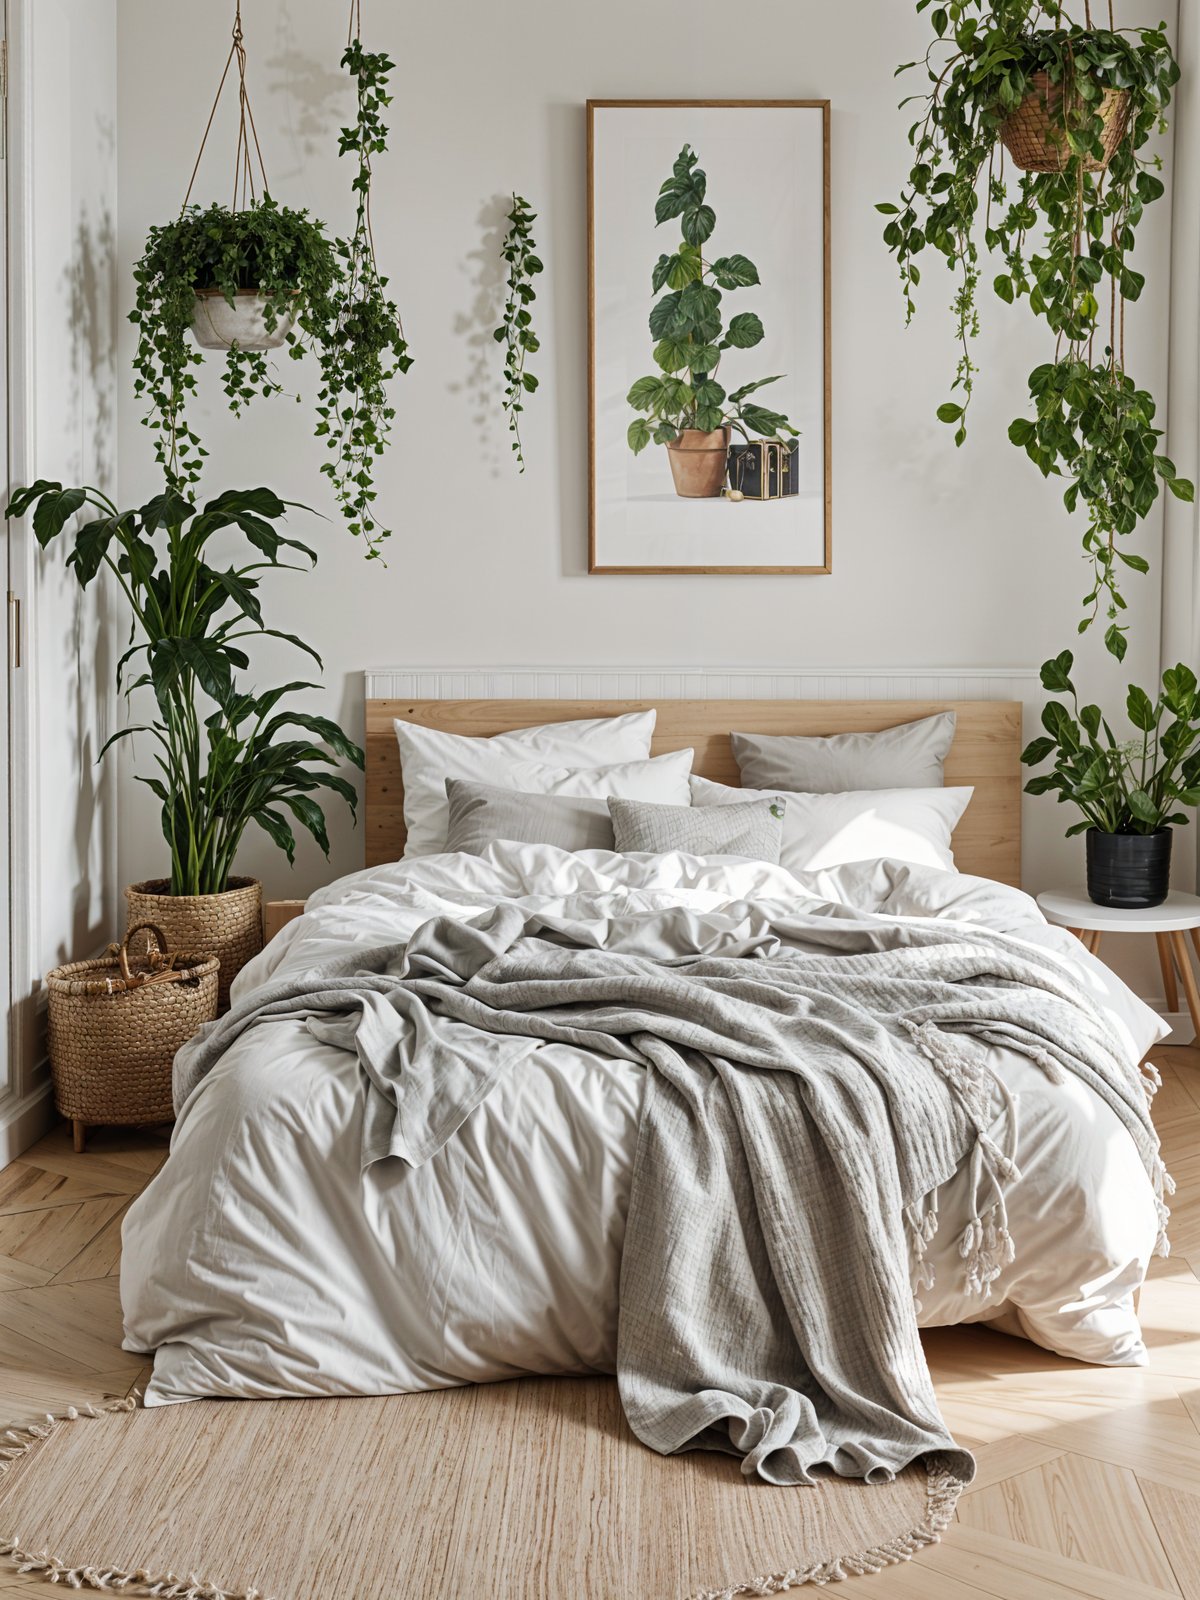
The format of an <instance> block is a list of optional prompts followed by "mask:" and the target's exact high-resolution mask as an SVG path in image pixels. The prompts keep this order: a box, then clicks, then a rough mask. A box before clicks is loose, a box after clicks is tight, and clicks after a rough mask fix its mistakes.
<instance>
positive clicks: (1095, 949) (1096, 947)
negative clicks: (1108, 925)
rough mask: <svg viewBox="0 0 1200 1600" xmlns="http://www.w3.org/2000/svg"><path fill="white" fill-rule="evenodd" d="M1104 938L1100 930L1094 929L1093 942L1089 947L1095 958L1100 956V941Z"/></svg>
mask: <svg viewBox="0 0 1200 1600" xmlns="http://www.w3.org/2000/svg"><path fill="white" fill-rule="evenodd" d="M1102 937H1103V935H1102V934H1101V932H1100V929H1099V928H1093V929H1092V942H1091V944H1090V945H1088V949H1089V950H1090V951H1091V952H1092V954H1093V955H1094V956H1098V955H1099V954H1100V940H1101V938H1102Z"/></svg>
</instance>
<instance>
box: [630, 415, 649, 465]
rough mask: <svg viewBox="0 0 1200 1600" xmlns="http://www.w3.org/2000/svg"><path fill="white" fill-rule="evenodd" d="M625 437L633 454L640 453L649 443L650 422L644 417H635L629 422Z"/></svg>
mask: <svg viewBox="0 0 1200 1600" xmlns="http://www.w3.org/2000/svg"><path fill="white" fill-rule="evenodd" d="M625 437H626V439H627V440H628V443H629V448H630V449H631V450H632V451H633V453H634V455H635V456H636V455H640V454H641V452H642V451H643V450H644V449H645V448H646V446H647V445H648V444H649V443H650V424H649V423H648V422H647V421H646V419H645V417H635V418H634V419H633V421H632V422H631V423H630V424H629V428H628V431H627V432H626V434H625Z"/></svg>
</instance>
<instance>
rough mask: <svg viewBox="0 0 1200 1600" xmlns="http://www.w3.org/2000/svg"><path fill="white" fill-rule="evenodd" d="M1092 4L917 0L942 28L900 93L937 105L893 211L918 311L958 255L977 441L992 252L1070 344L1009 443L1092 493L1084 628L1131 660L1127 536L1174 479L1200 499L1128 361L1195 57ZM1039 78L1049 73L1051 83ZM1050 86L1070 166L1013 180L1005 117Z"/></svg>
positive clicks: (915, 142)
mask: <svg viewBox="0 0 1200 1600" xmlns="http://www.w3.org/2000/svg"><path fill="white" fill-rule="evenodd" d="M1084 4H1085V17H1084V21H1083V23H1082V24H1080V23H1079V22H1078V21H1073V20H1072V19H1071V17H1070V16H1069V14H1068V12H1067V9H1066V7H1065V6H1064V5H1062V4H1060V3H1059V0H917V5H916V9H917V11H918V12H924V11H929V20H930V23H931V25H932V29H933V34H934V37H933V39H932V41H931V43H930V45H929V48H928V49H927V51H926V53H925V55H924V57H923V58H922V59H921V60H920V61H910V62H906V63H905V64H904V65H903V66H901V67H899V68H898V69H897V72H898V74H899V73H903V72H907V71H910V70H912V69H913V68H919V69H921V70H922V71H923V72H924V73H925V75H926V78H927V80H928V83H929V88H928V90H927V91H926V92H924V93H918V94H914V95H911V96H909V97H908V99H907V100H905V101H902V102H901V104H902V105H907V104H909V103H910V102H913V101H915V102H917V103H918V104H919V107H920V115H919V116H918V118H917V120H916V121H915V122H914V123H913V124H912V126H911V127H910V129H909V135H908V137H909V143H910V145H911V146H912V165H911V170H910V172H909V175H908V180H907V183H906V184H905V186H904V189H903V191H902V193H901V195H900V199H899V202H898V203H893V202H885V203H883V204H881V205H880V206H879V207H878V209H879V210H880V211H881V212H883V213H884V214H885V215H886V216H887V218H888V221H887V224H886V226H885V228H884V235H883V237H884V241H885V243H886V244H887V246H888V248H889V250H891V251H892V253H893V254H894V255H895V257H896V259H897V262H898V263H899V267H900V278H901V284H902V288H903V294H904V302H905V308H906V311H907V315H908V317H909V319H911V318H912V315H913V313H914V311H915V299H914V290H915V289H916V288H917V286H918V284H919V283H920V281H921V268H920V265H919V262H918V257H920V256H921V254H922V253H923V252H925V251H927V250H932V251H934V252H935V253H936V254H937V255H939V256H941V257H942V258H943V260H944V261H945V263H946V265H947V266H948V267H949V268H950V269H951V270H952V271H953V272H954V274H955V276H956V279H957V286H956V289H955V292H954V296H953V300H952V311H953V318H954V326H955V332H956V335H957V339H958V343H959V356H958V363H957V368H956V371H955V376H954V380H953V383H952V385H951V389H952V392H953V393H954V394H955V398H953V399H950V400H947V401H946V402H945V403H944V404H943V405H941V406H940V407H939V409H938V417H939V418H940V419H941V421H943V422H945V423H947V424H949V425H950V426H952V427H953V428H954V440H955V443H956V444H958V445H961V444H962V443H963V441H964V440H965V438H966V436H967V413H968V410H969V407H970V403H971V397H972V394H973V392H974V387H975V374H976V370H977V369H976V366H975V362H974V357H973V351H972V340H973V339H974V337H975V335H976V334H977V333H978V331H979V307H978V301H977V294H978V289H979V283H980V279H981V276H982V272H983V266H982V260H981V247H982V251H986V252H987V253H988V254H990V255H992V256H993V257H995V258H997V263H998V265H999V266H1000V267H1001V270H1000V271H998V272H996V273H995V275H994V277H993V280H992V287H993V289H994V291H995V293H996V295H997V296H998V297H999V298H1000V299H1001V300H1004V301H1006V302H1009V303H1012V302H1014V301H1018V300H1025V301H1026V302H1027V303H1028V306H1029V309H1030V311H1031V312H1032V313H1033V315H1034V316H1035V317H1037V318H1040V319H1041V320H1042V321H1043V322H1044V323H1045V325H1046V328H1047V331H1048V333H1049V334H1050V335H1051V336H1052V337H1053V341H1054V344H1053V359H1052V360H1049V361H1047V362H1045V363H1043V364H1041V365H1039V366H1038V367H1037V368H1035V370H1034V371H1033V373H1032V374H1031V375H1030V379H1029V397H1030V401H1031V409H1032V413H1033V414H1032V416H1025V417H1018V418H1017V419H1016V420H1015V421H1014V422H1013V424H1012V426H1011V427H1010V429H1009V438H1010V439H1011V440H1012V442H1013V443H1014V444H1015V445H1017V446H1019V447H1020V448H1022V449H1024V450H1025V452H1026V453H1027V454H1028V456H1029V457H1030V459H1031V460H1032V461H1033V462H1034V463H1035V465H1036V466H1037V467H1038V468H1039V469H1040V471H1041V472H1042V474H1043V475H1044V476H1050V475H1052V474H1053V475H1056V476H1061V477H1063V478H1064V479H1066V480H1067V486H1066V490H1065V492H1064V501H1065V503H1066V506H1067V508H1068V510H1070V511H1074V510H1075V508H1076V506H1077V505H1079V504H1080V503H1082V505H1083V507H1084V509H1085V511H1086V513H1087V518H1088V525H1087V529H1086V531H1085V533H1084V536H1083V546H1084V550H1085V552H1086V555H1087V558H1088V559H1089V561H1090V564H1091V572H1092V581H1091V586H1090V590H1089V592H1088V594H1087V596H1086V598H1085V601H1084V608H1085V615H1084V617H1083V619H1082V620H1081V622H1080V624H1079V631H1080V632H1081V633H1082V632H1084V631H1085V630H1086V629H1087V628H1088V627H1089V626H1090V625H1091V623H1092V622H1093V621H1094V620H1095V619H1096V617H1097V616H1099V615H1100V613H1101V612H1102V611H1103V613H1104V614H1105V616H1106V618H1107V621H1108V629H1107V632H1106V634H1105V643H1106V645H1107V647H1108V649H1109V650H1110V651H1111V652H1112V653H1113V654H1114V655H1115V656H1117V657H1118V658H1120V657H1123V656H1124V654H1125V627H1124V624H1123V623H1122V622H1121V620H1120V618H1121V613H1122V612H1123V611H1124V610H1125V605H1126V602H1125V599H1124V597H1123V595H1122V594H1121V588H1120V573H1121V567H1122V566H1127V567H1130V568H1132V569H1133V570H1135V571H1139V572H1144V571H1146V570H1147V563H1146V561H1145V559H1144V558H1143V557H1141V556H1139V555H1137V554H1135V553H1132V552H1130V551H1127V550H1125V549H1123V548H1122V547H1121V545H1120V544H1119V543H1118V539H1119V538H1121V537H1124V536H1126V535H1128V534H1130V533H1132V532H1133V531H1134V529H1135V528H1136V527H1137V524H1138V522H1139V521H1140V520H1141V519H1142V518H1144V517H1145V516H1146V514H1147V513H1148V512H1149V510H1150V508H1151V507H1152V506H1153V504H1154V502H1155V500H1156V499H1157V497H1158V494H1159V489H1160V484H1165V485H1166V486H1167V488H1168V489H1169V490H1170V491H1171V492H1172V493H1173V494H1175V495H1177V496H1178V497H1179V498H1180V499H1183V500H1191V499H1192V498H1193V487H1192V484H1191V483H1190V482H1189V481H1188V480H1187V479H1185V478H1182V477H1180V476H1179V475H1178V474H1177V472H1176V470H1175V467H1174V465H1173V464H1172V462H1171V461H1170V460H1169V459H1168V458H1167V457H1166V456H1165V455H1163V454H1162V453H1161V452H1160V450H1159V448H1158V444H1159V440H1160V438H1161V430H1160V429H1158V428H1156V427H1155V426H1154V416H1155V406H1154V401H1153V399H1152V397H1151V396H1150V394H1149V393H1148V392H1147V391H1146V390H1145V389H1143V388H1141V387H1139V386H1138V385H1137V384H1136V383H1135V382H1134V380H1133V379H1132V378H1131V377H1130V376H1129V374H1128V373H1127V371H1126V369H1125V339H1124V327H1125V303H1126V302H1127V301H1130V300H1136V299H1137V298H1138V296H1139V295H1140V294H1141V291H1142V287H1143V283H1144V279H1143V276H1142V274H1141V273H1139V272H1138V271H1137V270H1136V269H1135V268H1134V267H1133V266H1132V264H1131V262H1130V260H1129V257H1130V254H1131V252H1132V250H1133V247H1134V242H1135V238H1136V234H1137V229H1138V225H1139V223H1140V222H1141V219H1142V216H1143V213H1144V211H1145V208H1146V207H1147V206H1148V205H1150V204H1151V203H1152V202H1153V201H1155V200H1157V199H1158V198H1159V197H1160V196H1161V195H1162V193H1163V183H1162V180H1161V179H1160V178H1159V177H1158V176H1157V175H1156V174H1157V170H1158V169H1159V168H1160V166H1161V159H1160V157H1159V156H1158V155H1157V154H1156V153H1155V152H1153V151H1149V152H1148V151H1147V149H1146V147H1147V144H1148V141H1149V140H1150V138H1151V136H1152V135H1153V134H1154V133H1155V132H1161V131H1163V129H1164V128H1165V126H1166V121H1165V113H1166V109H1167V106H1168V105H1169V103H1170V99H1171V91H1172V89H1173V87H1174V85H1175V83H1176V82H1177V80H1178V77H1179V68H1178V65H1177V64H1176V61H1175V58H1174V56H1173V54H1172V52H1171V48H1170V45H1169V43H1168V41H1167V37H1166V34H1165V32H1164V31H1163V28H1162V27H1161V26H1160V27H1157V28H1135V29H1117V28H1116V27H1114V26H1113V25H1112V13H1111V6H1110V10H1109V22H1110V25H1109V27H1107V28H1095V27H1093V26H1092V19H1091V13H1090V4H1089V3H1088V0H1084ZM1038 74H1044V75H1045V78H1044V79H1042V78H1040V77H1037V78H1036V81H1035V75H1038ZM1039 86H1040V87H1041V89H1042V90H1043V92H1044V99H1045V103H1046V105H1047V108H1048V110H1049V111H1050V114H1051V116H1052V118H1057V125H1056V127H1055V136H1056V137H1058V138H1059V139H1060V140H1061V144H1062V147H1063V155H1064V161H1063V165H1062V170H1061V171H1052V172H1021V173H1017V174H1016V175H1015V177H1013V178H1011V179H1010V178H1009V177H1008V176H1007V175H1006V172H1005V152H1004V149H1003V145H1002V140H1001V132H1002V129H1003V127H1004V123H1005V119H1006V118H1007V117H1008V116H1009V114H1010V113H1011V112H1013V111H1015V110H1017V108H1018V107H1020V106H1021V105H1022V103H1023V102H1024V101H1026V99H1027V97H1029V96H1031V95H1037V94H1038V91H1039ZM1114 90H1115V91H1120V92H1122V93H1123V94H1125V95H1126V96H1127V97H1128V101H1127V106H1126V108H1125V112H1124V128H1123V132H1122V133H1121V136H1120V141H1119V143H1118V145H1117V148H1116V152H1115V154H1113V155H1112V157H1111V160H1109V162H1108V164H1107V167H1101V166H1100V164H1101V163H1102V162H1103V158H1104V154H1105V152H1104V146H1103V142H1102V138H1103V134H1104V131H1105V118H1104V115H1103V112H1104V106H1105V95H1106V93H1107V92H1108V91H1114ZM1093 164H1094V165H1095V166H1096V167H1097V168H1098V169H1097V170H1093Z"/></svg>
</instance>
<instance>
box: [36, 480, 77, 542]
mask: <svg viewBox="0 0 1200 1600" xmlns="http://www.w3.org/2000/svg"><path fill="white" fill-rule="evenodd" d="M83 501H84V492H83V490H82V489H57V490H56V489H48V490H46V492H45V493H44V494H43V495H42V497H41V499H40V500H39V501H38V504H37V509H36V510H35V511H34V513H33V533H34V537H35V538H36V539H37V542H38V544H40V545H41V547H42V549H43V550H44V549H45V548H46V546H47V545H48V544H49V543H50V541H51V539H54V538H57V536H58V535H59V534H60V533H61V532H62V530H63V528H64V526H65V525H66V523H67V521H68V520H69V518H71V517H73V516H74V515H75V513H76V512H77V511H78V510H79V508H80V506H81V505H82V504H83Z"/></svg>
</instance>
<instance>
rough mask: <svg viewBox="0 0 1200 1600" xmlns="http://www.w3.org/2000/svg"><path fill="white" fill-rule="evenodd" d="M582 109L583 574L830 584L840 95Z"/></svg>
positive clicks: (606, 103) (605, 103)
mask: <svg viewBox="0 0 1200 1600" xmlns="http://www.w3.org/2000/svg"><path fill="white" fill-rule="evenodd" d="M587 111H588V320H589V344H588V370H589V380H590V387H591V395H590V408H591V409H590V429H589V432H590V463H589V466H590V472H589V477H590V500H591V506H590V521H589V553H588V571H589V572H598V573H603V572H674V573H682V572H793V573H827V572H829V571H830V570H831V568H832V520H831V519H832V495H831V490H830V436H829V394H830V352H829V102H828V101H827V100H590V101H589V102H588V108H587Z"/></svg>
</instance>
